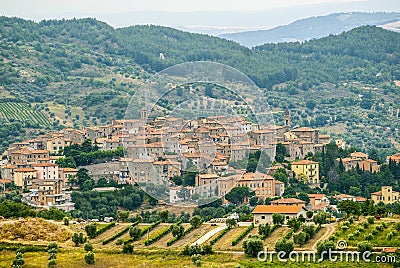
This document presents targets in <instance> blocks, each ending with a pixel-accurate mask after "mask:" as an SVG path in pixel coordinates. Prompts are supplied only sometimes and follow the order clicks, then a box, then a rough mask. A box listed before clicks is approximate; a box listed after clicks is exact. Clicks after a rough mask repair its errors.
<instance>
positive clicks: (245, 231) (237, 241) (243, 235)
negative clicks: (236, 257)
mask: <svg viewBox="0 0 400 268" xmlns="http://www.w3.org/2000/svg"><path fill="white" fill-rule="evenodd" d="M253 229H254V224H253V223H252V224H250V226H249V227H247V228H246V230H244V231H243V232H242V233H240V235H239V236H238V237H236V238H235V239H234V240H233V241H232V246H236V245H237V244H238V243H239V242H240V241H241V240H242V239H243V238H244V237H245V236H246V235H248V234H249V233H250V232H251V230H253Z"/></svg>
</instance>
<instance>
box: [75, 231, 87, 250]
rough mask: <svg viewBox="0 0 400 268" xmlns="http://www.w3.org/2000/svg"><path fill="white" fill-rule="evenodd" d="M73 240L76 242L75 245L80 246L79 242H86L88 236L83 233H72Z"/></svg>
mask: <svg viewBox="0 0 400 268" xmlns="http://www.w3.org/2000/svg"><path fill="white" fill-rule="evenodd" d="M72 242H74V244H75V246H76V247H77V246H79V244H83V243H85V242H86V237H84V236H83V234H82V233H79V234H78V233H73V234H72Z"/></svg>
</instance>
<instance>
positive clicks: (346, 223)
mask: <svg viewBox="0 0 400 268" xmlns="http://www.w3.org/2000/svg"><path fill="white" fill-rule="evenodd" d="M350 225H351V223H350V222H349V221H345V222H343V226H347V227H349V226H350Z"/></svg>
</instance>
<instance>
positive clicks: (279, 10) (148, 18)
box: [0, 0, 400, 35]
mask: <svg viewBox="0 0 400 268" xmlns="http://www.w3.org/2000/svg"><path fill="white" fill-rule="evenodd" d="M0 2H2V12H1V15H4V16H16V17H21V18H25V19H31V20H34V21H40V20H43V19H70V18H85V17H92V18H96V19H99V20H101V21H104V22H106V23H108V24H110V25H111V26H113V27H117V28H118V27H126V26H131V25H137V24H155V25H162V26H168V27H174V28H178V29H182V30H186V31H190V32H199V33H207V34H214V35H217V34H221V33H229V32H240V31H247V30H260V29H269V28H272V27H276V26H279V25H285V24H289V23H291V22H293V21H295V20H298V19H304V18H308V17H314V16H324V15H329V14H332V13H339V12H400V1H397V0H342V1H333V0H297V1H291V0H283V1H279V0H269V1H259V0H248V1H245V2H244V1H236V0H235V1H229V2H228V1H211V0H203V1H201V2H188V1H183V0H175V1H168V3H166V2H165V1H161V0H148V1H129V0H119V1H118V5H117V4H116V1H108V0H102V1H95V0H88V1H84V2H82V1H78V0H70V1H66V0H59V1H54V0H38V1H29V2H28V1H24V0H14V1H12V2H10V1H7V2H6V1H4V0H1V1H0Z"/></svg>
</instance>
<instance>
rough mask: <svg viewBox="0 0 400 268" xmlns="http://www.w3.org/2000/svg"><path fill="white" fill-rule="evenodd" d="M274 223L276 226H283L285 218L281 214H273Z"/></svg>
mask: <svg viewBox="0 0 400 268" xmlns="http://www.w3.org/2000/svg"><path fill="white" fill-rule="evenodd" d="M272 222H273V223H274V224H276V225H282V224H284V223H285V216H284V215H282V214H280V213H274V214H272Z"/></svg>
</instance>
